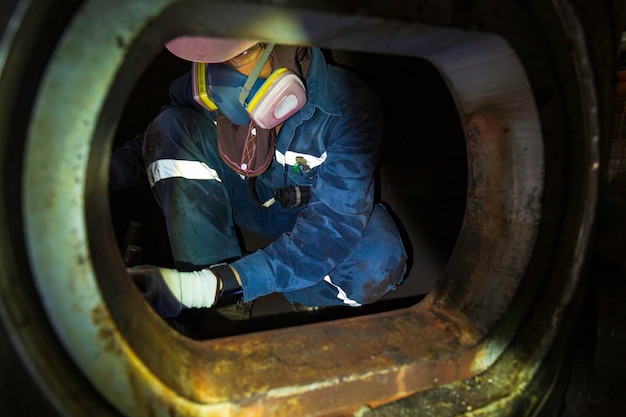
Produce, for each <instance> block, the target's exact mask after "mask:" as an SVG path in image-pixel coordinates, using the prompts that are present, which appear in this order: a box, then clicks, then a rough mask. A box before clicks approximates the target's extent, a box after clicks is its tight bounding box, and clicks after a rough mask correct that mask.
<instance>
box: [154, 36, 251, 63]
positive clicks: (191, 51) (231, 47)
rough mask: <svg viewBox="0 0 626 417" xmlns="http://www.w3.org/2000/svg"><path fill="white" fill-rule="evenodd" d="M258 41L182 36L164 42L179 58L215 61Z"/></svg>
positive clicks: (238, 52) (243, 49) (234, 55)
mask: <svg viewBox="0 0 626 417" xmlns="http://www.w3.org/2000/svg"><path fill="white" fill-rule="evenodd" d="M257 43H258V41H242V40H236V39H218V38H205V37H199V36H198V37H195V36H182V37H180V38H176V39H174V40H171V41H169V42H168V43H166V44H165V47H166V48H167V49H168V50H169V51H170V52H171V53H173V54H174V55H176V56H177V57H179V58H182V59H186V60H187V61H194V62H206V63H216V62H224V61H228V60H229V59H231V58H234V57H236V56H237V55H239V54H240V53H242V52H243V51H245V50H246V49H248V48H250V47H252V46H254V45H256V44H257Z"/></svg>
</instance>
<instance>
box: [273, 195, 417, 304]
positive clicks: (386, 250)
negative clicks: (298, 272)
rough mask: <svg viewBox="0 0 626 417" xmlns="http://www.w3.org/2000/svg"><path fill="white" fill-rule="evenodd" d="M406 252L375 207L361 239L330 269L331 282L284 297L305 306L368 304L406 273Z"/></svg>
mask: <svg viewBox="0 0 626 417" xmlns="http://www.w3.org/2000/svg"><path fill="white" fill-rule="evenodd" d="M406 260H407V256H406V252H405V250H404V245H403V244H402V240H401V238H400V234H399V233H398V229H397V227H396V225H395V223H394V222H393V220H392V219H391V217H390V216H389V213H387V210H386V209H385V208H384V207H383V206H382V205H376V206H374V210H373V212H372V216H371V217H370V220H369V222H368V224H367V226H366V227H365V231H364V232H363V236H362V237H361V240H360V241H359V242H358V243H357V245H356V247H355V248H354V249H353V250H352V252H351V253H350V254H349V255H348V256H346V258H345V259H344V260H343V261H342V262H340V263H339V264H338V265H337V266H336V267H335V269H333V270H332V271H331V272H330V273H329V274H328V276H329V277H331V278H332V281H331V282H329V281H330V280H326V279H325V278H324V280H322V281H321V282H319V283H317V284H315V285H313V286H311V287H308V288H304V289H302V290H298V291H292V292H288V293H285V294H284V295H285V297H286V298H287V299H288V300H289V301H291V302H295V303H300V304H303V305H305V306H327V305H350V306H355V307H356V306H357V304H359V305H360V304H368V303H372V302H374V301H376V300H378V299H379V298H380V297H382V296H383V295H385V294H387V293H388V292H389V291H392V290H394V289H395V288H396V286H397V285H399V284H400V283H401V282H402V280H403V278H404V274H405V273H406Z"/></svg>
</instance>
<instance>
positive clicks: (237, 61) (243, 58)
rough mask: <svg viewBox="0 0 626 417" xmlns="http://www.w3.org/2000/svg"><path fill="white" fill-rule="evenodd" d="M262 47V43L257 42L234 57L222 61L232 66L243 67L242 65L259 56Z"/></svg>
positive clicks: (263, 46)
mask: <svg viewBox="0 0 626 417" xmlns="http://www.w3.org/2000/svg"><path fill="white" fill-rule="evenodd" d="M264 49H265V45H264V44H260V43H257V44H256V45H254V46H253V47H251V48H248V49H246V50H245V51H243V52H242V53H240V54H239V55H237V56H236V57H234V58H231V59H229V60H228V61H224V62H223V63H224V64H226V65H228V66H231V67H233V68H240V67H243V66H244V65H248V64H250V63H251V62H254V61H255V60H256V59H257V58H259V57H260V56H261V54H262V53H263V50H264Z"/></svg>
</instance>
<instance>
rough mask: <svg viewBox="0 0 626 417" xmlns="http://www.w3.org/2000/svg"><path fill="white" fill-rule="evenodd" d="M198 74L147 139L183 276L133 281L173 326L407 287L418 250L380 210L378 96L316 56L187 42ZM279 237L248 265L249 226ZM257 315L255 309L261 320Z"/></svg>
mask: <svg viewBox="0 0 626 417" xmlns="http://www.w3.org/2000/svg"><path fill="white" fill-rule="evenodd" d="M166 47H167V49H168V50H169V51H170V52H172V53H173V54H175V55H176V56H178V57H180V58H183V59H185V60H188V61H191V62H192V71H191V72H190V73H187V74H186V75H184V76H182V77H180V78H179V79H177V80H175V81H174V82H173V83H172V84H171V86H170V97H171V103H170V104H169V105H168V106H166V107H164V108H163V109H162V111H161V112H160V113H159V114H158V115H157V117H156V118H155V119H154V120H153V122H152V123H151V124H150V125H149V126H148V128H147V130H146V132H145V137H144V141H143V158H144V161H145V165H146V169H147V174H148V179H149V182H150V186H151V189H152V191H153V193H154V196H155V197H156V199H157V201H158V203H159V205H160V207H161V209H162V210H163V213H164V215H165V219H166V224H167V230H168V236H169V240H170V243H171V247H172V252H173V258H174V261H175V267H176V269H168V268H160V267H156V266H140V267H135V268H131V269H129V272H130V274H131V276H132V278H133V279H134V281H135V283H136V284H137V286H138V288H139V289H140V290H141V291H142V292H143V294H144V296H145V298H146V300H147V301H148V302H149V303H150V304H151V305H152V306H153V308H154V309H155V310H156V311H157V312H158V313H159V314H160V315H161V316H163V317H173V316H176V315H178V314H179V313H180V311H181V310H182V309H185V308H201V307H209V308H210V307H217V308H220V307H224V306H232V305H247V306H250V305H251V304H250V303H251V301H252V300H254V299H256V298H258V297H261V296H264V295H267V294H270V293H274V292H279V293H282V294H283V295H284V296H285V297H286V298H287V300H288V301H290V302H291V303H292V304H293V305H294V306H309V307H323V306H332V305H343V306H351V307H357V306H360V305H363V304H367V303H372V302H374V301H376V300H378V299H379V298H380V297H382V296H383V295H385V294H386V293H388V292H389V291H391V290H393V289H395V288H396V286H397V285H399V284H400V283H401V282H402V280H403V277H404V274H405V272H406V252H405V250H404V247H403V244H402V241H401V239H400V236H399V234H398V230H397V228H396V225H395V224H394V222H393V220H392V219H391V217H390V216H389V214H388V213H387V211H386V210H385V208H384V207H383V206H382V205H380V204H375V202H374V180H373V178H374V171H375V168H376V165H377V163H378V159H379V151H380V146H381V140H382V113H381V108H380V105H379V102H378V100H377V97H376V96H375V94H374V93H373V92H372V91H371V90H370V88H369V87H368V86H367V85H366V84H365V83H364V82H363V81H361V80H359V79H358V78H357V77H356V76H355V75H354V74H353V73H351V72H349V71H347V70H345V69H342V68H339V67H337V66H334V65H330V64H328V63H327V62H326V61H325V59H324V56H323V54H322V52H321V51H320V50H319V49H318V48H314V47H297V46H287V45H274V44H266V43H259V42H256V41H250V42H248V41H239V40H224V39H212V38H202V37H182V38H177V39H174V40H173V41H171V42H169V43H168V44H167V45H166ZM236 225H238V226H241V227H243V228H245V229H247V230H251V231H254V232H257V233H260V234H262V235H265V236H267V237H270V238H272V239H274V240H273V241H272V243H270V244H269V245H267V246H266V247H264V248H263V249H259V250H257V251H255V252H253V253H250V254H246V255H245V256H242V255H243V254H242V250H241V248H240V245H239V241H238V238H237V234H236V231H235V226H236ZM248 311H249V309H248Z"/></svg>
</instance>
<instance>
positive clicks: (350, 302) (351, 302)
mask: <svg viewBox="0 0 626 417" xmlns="http://www.w3.org/2000/svg"><path fill="white" fill-rule="evenodd" d="M324 281H326V282H328V283H329V284H330V285H332V286H333V287H335V289H336V290H337V298H339V299H340V300H341V301H343V303H344V304H347V305H349V306H350V307H360V306H361V304H359V303H358V302H356V301H354V300H352V299H351V298H348V294H346V292H345V291H344V290H343V289H342V288H341V287H340V286H339V285H336V284H335V283H334V282H332V281H331V280H330V275H326V276H325V277H324Z"/></svg>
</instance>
